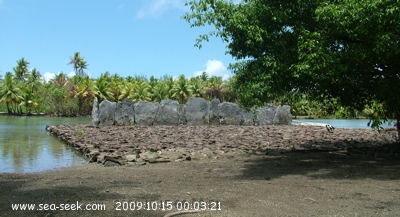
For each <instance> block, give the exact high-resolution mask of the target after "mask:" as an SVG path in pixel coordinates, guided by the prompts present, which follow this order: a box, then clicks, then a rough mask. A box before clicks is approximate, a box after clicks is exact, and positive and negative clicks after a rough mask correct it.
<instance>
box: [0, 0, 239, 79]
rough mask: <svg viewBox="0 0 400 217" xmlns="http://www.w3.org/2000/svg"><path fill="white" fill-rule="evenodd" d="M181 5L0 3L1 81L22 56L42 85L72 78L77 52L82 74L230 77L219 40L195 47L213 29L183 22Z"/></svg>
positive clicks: (156, 0) (113, 0)
mask: <svg viewBox="0 0 400 217" xmlns="http://www.w3.org/2000/svg"><path fill="white" fill-rule="evenodd" d="M185 1H186V0H96V1H86V0H57V1H55V0H0V76H1V77H4V75H5V73H6V72H8V71H10V72H12V71H13V68H14V67H15V66H16V62H17V60H19V59H21V58H22V57H23V58H25V59H26V60H27V61H28V62H29V63H30V69H33V68H36V69H37V70H39V72H40V73H41V75H42V76H43V77H44V78H46V79H51V78H52V77H53V76H54V75H55V74H58V73H60V72H63V73H65V74H70V75H72V74H73V73H72V72H73V68H72V65H68V62H69V61H70V57H72V56H73V55H74V53H75V52H80V54H81V56H82V57H84V58H85V60H86V61H87V63H88V68H87V70H86V71H87V73H88V74H89V76H90V77H91V78H98V77H99V76H100V75H101V74H102V73H104V72H106V71H108V72H110V73H111V74H115V73H116V74H118V75H120V76H122V77H126V76H146V77H148V78H149V77H150V76H155V77H156V78H161V77H162V76H164V75H171V76H174V77H177V76H179V75H181V74H184V75H185V76H187V77H193V76H196V75H198V74H199V73H201V72H203V71H205V72H207V73H208V74H209V75H210V76H213V75H215V76H222V77H223V78H225V79H227V78H229V76H231V75H232V74H231V72H230V71H229V70H228V69H227V68H228V65H229V64H230V63H233V62H234V60H233V58H232V57H231V56H229V55H228V54H226V44H224V43H223V42H222V40H221V39H219V38H212V39H211V40H210V42H205V43H204V44H203V47H202V48H201V49H199V48H197V47H195V46H194V44H195V42H196V38H197V37H198V36H199V35H200V34H202V33H207V32H208V31H209V30H211V27H208V28H191V27H190V25H189V24H188V23H187V22H186V21H185V20H184V19H183V18H182V16H183V15H184V14H185V12H187V11H188V9H187V8H186V7H185V6H184V5H185Z"/></svg>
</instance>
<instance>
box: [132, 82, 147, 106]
mask: <svg viewBox="0 0 400 217" xmlns="http://www.w3.org/2000/svg"><path fill="white" fill-rule="evenodd" d="M149 89H150V86H149V84H148V83H147V82H146V81H140V82H138V83H137V84H136V86H135V90H134V93H133V96H132V100H133V101H134V102H138V101H141V100H142V101H150V100H151V93H150V91H149Z"/></svg>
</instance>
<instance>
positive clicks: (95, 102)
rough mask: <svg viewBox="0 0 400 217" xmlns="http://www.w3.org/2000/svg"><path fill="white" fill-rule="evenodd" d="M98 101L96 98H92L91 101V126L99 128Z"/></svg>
mask: <svg viewBox="0 0 400 217" xmlns="http://www.w3.org/2000/svg"><path fill="white" fill-rule="evenodd" d="M99 115H100V114H99V101H98V100H97V97H95V98H94V100H93V108H92V123H93V126H96V127H97V126H99V124H100V120H99Z"/></svg>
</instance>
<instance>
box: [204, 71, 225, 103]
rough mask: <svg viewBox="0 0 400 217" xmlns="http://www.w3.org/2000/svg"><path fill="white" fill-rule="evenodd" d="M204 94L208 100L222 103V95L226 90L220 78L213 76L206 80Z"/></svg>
mask: <svg viewBox="0 0 400 217" xmlns="http://www.w3.org/2000/svg"><path fill="white" fill-rule="evenodd" d="M204 92H205V94H206V95H207V96H208V98H209V99H214V98H218V99H219V100H221V102H222V101H224V94H225V93H226V92H227V89H226V88H225V84H224V83H223V81H222V78H221V77H216V76H213V77H211V78H210V79H209V80H208V84H207V87H206V88H205V90H204Z"/></svg>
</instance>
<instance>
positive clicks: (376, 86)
mask: <svg viewBox="0 0 400 217" xmlns="http://www.w3.org/2000/svg"><path fill="white" fill-rule="evenodd" d="M187 6H188V7H189V8H190V11H189V12H188V13H187V14H186V15H185V17H184V18H185V19H186V20H187V22H188V23H189V24H190V25H191V26H192V27H203V26H208V25H211V26H212V27H214V30H213V31H211V32H209V33H208V34H204V35H200V36H199V38H198V40H197V45H198V46H199V47H201V44H202V42H203V41H208V40H209V38H210V37H212V36H216V37H219V38H221V39H222V40H223V41H225V42H226V43H227V52H228V53H229V54H231V55H232V56H233V57H234V58H235V59H237V60H238V62H237V63H235V64H234V65H233V66H232V67H231V68H232V69H233V71H234V73H235V75H236V80H235V82H234V83H233V85H234V86H235V89H236V90H237V91H238V92H239V93H241V94H240V100H241V102H242V103H243V104H245V105H249V106H252V105H260V104H264V103H265V102H269V101H271V100H275V99H280V98H282V97H283V98H285V99H286V100H288V101H289V102H290V101H292V100H294V102H297V103H300V104H302V105H304V106H306V107H308V108H305V109H309V108H312V107H314V106H315V104H314V102H315V103H317V104H321V103H322V104H324V106H322V108H324V110H325V112H327V111H329V109H330V107H331V106H334V107H336V110H337V109H338V108H343V109H339V110H342V111H341V112H340V113H347V112H350V113H353V112H352V111H360V110H363V109H364V108H365V107H367V108H368V109H367V110H368V112H369V114H370V118H371V119H372V125H373V126H379V125H380V123H382V121H385V120H387V119H389V118H395V119H397V122H399V121H400V97H399V91H398V90H399V87H400V65H399V63H400V61H399V60H400V2H399V1H391V0H365V1H359V0H336V1H331V0H303V1H293V0H269V1H265V0H242V1H239V2H238V1H228V0H191V1H189V2H188V3H187ZM310 99H312V100H311V102H313V103H308V104H304V103H302V102H304V101H303V100H306V101H308V100H310ZM294 107H295V109H299V108H301V106H300V107H297V106H294ZM317 107H318V106H317ZM376 110H378V111H376ZM328 113H329V112H328ZM398 130H399V135H400V128H398Z"/></svg>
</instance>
